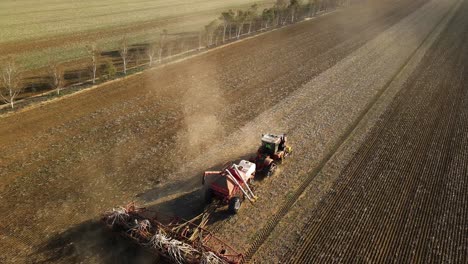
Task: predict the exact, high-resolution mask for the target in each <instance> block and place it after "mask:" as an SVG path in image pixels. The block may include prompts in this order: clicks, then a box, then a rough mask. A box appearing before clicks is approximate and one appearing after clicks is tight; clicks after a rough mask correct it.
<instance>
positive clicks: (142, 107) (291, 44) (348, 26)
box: [0, 0, 466, 263]
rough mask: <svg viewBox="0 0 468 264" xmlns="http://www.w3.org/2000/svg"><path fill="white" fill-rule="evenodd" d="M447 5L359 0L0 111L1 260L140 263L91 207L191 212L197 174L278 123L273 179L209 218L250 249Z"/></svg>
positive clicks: (199, 196) (243, 150) (197, 196)
mask: <svg viewBox="0 0 468 264" xmlns="http://www.w3.org/2000/svg"><path fill="white" fill-rule="evenodd" d="M455 2H456V0H441V1H426V0H417V1H409V0H400V1H397V2H395V1H378V3H367V4H361V5H358V6H354V7H352V8H350V9H343V10H341V11H338V12H334V13H332V14H329V15H326V16H323V17H319V18H318V19H313V20H310V21H306V22H303V23H299V24H296V25H293V26H290V27H286V28H282V29H280V30H277V31H274V32H270V33H268V34H264V35H261V36H258V37H256V38H252V39H248V40H245V41H242V42H239V43H235V44H233V45H230V46H228V47H225V48H220V49H216V50H212V51H210V52H208V53H205V54H202V55H200V56H197V57H194V58H191V59H188V60H185V61H182V62H179V63H175V64H171V65H167V66H165V67H161V68H158V69H154V70H149V71H146V72H143V73H142V74H139V75H135V76H132V77H129V78H126V79H125V80H122V81H119V82H113V83H109V84H107V85H104V86H103V87H100V88H98V89H94V90H90V91H87V92H84V93H80V94H76V95H74V96H72V97H70V98H66V99H63V100H57V101H54V102H51V103H48V104H45V105H43V106H41V107H37V108H33V109H30V110H27V111H23V112H20V113H17V114H14V115H10V116H7V117H3V118H1V119H0V153H1V154H0V155H1V156H0V177H1V179H2V180H1V182H0V197H1V201H0V219H2V221H1V223H0V239H1V240H0V241H1V243H0V249H1V250H2V255H1V256H0V262H1V261H3V262H6V263H14V262H19V263H23V262H41V261H46V262H60V263H74V262H76V263H78V262H84V263H126V262H128V261H132V262H142V263H147V262H148V259H146V258H145V257H142V256H143V255H140V252H138V253H135V252H134V251H133V250H129V249H128V248H126V247H123V248H122V247H121V245H120V244H115V241H114V240H112V239H108V238H107V237H105V235H104V234H103V233H102V232H101V231H100V228H99V227H98V226H97V225H96V224H95V221H94V220H95V219H96V218H97V217H98V216H99V214H100V213H101V212H103V211H105V210H108V209H109V208H112V207H113V206H116V205H120V204H125V203H126V202H128V201H131V200H137V201H138V202H140V203H146V204H148V205H151V206H154V207H155V208H156V209H158V210H163V211H166V212H169V213H173V214H177V215H182V216H186V217H190V215H192V214H195V213H197V212H200V210H202V209H203V202H202V201H203V192H202V190H200V177H199V176H200V173H201V172H202V171H203V170H205V169H209V168H212V167H216V166H219V164H221V163H224V162H225V161H226V160H230V159H238V158H240V157H243V156H248V155H251V154H252V153H253V152H254V151H255V149H256V146H257V144H258V140H259V136H260V134H261V133H262V132H287V133H288V134H289V135H290V138H291V141H292V142H291V143H292V144H293V146H295V153H296V156H294V157H292V159H291V160H290V161H289V162H288V164H285V165H284V166H282V168H281V170H280V172H279V176H278V177H281V178H277V179H274V178H273V179H267V180H264V181H262V182H259V183H258V184H257V185H256V186H255V189H256V193H257V194H258V195H259V196H260V199H259V201H258V202H257V203H256V204H254V205H249V204H247V203H245V204H244V205H243V208H242V211H241V213H240V214H239V215H238V216H235V217H226V216H225V215H223V214H220V216H222V217H220V219H224V221H217V222H215V223H212V226H211V228H212V229H213V230H215V231H217V233H218V235H219V236H221V237H224V238H228V239H230V240H231V242H232V243H233V244H234V246H235V247H237V248H239V249H240V250H241V251H244V252H246V253H248V255H249V257H252V256H253V254H254V253H256V251H257V250H258V249H259V247H260V245H261V243H260V242H259V241H263V240H262V239H265V238H266V237H267V236H268V234H270V233H271V230H272V229H273V228H274V227H275V226H276V223H275V221H276V220H275V217H277V218H278V221H279V219H280V218H281V216H282V215H284V214H283V211H282V209H281V208H284V207H285V205H288V204H289V203H290V202H291V201H292V202H293V201H294V199H297V198H298V194H300V193H301V191H302V190H303V189H304V188H305V187H307V186H308V184H309V183H310V181H308V180H307V177H305V176H304V175H308V174H310V173H311V172H313V171H315V170H317V169H319V168H320V167H321V164H322V163H323V162H325V161H326V160H327V159H328V158H329V156H330V155H332V154H333V153H334V152H335V151H336V149H337V147H336V146H337V145H339V144H341V142H342V141H343V139H344V138H345V137H346V136H347V135H348V134H349V131H350V130H352V129H353V127H354V126H355V124H356V123H357V122H359V121H360V120H361V118H362V115H363V113H365V112H366V111H367V110H368V108H369V107H371V106H372V105H373V104H374V103H375V101H376V100H377V99H378V98H379V96H380V95H381V94H382V92H383V91H384V90H385V89H386V87H387V86H388V84H389V83H390V82H391V81H392V79H394V77H395V75H396V74H398V73H399V72H400V71H401V69H402V67H403V66H404V65H405V64H406V63H407V61H408V60H409V59H410V58H411V57H412V55H413V54H414V52H415V51H417V50H419V49H420V47H421V45H422V44H423V43H424V42H425V41H426V39H427V36H428V35H430V34H431V32H433V29H434V28H436V26H438V25H439V24H440V23H441V22H440V21H443V18H444V17H446V16H447V14H448V13H449V11H450V10H452V8H453V7H454V3H455ZM465 2H466V1H465ZM458 20H460V19H458ZM458 20H454V21H458ZM460 30H461V29H460ZM457 43H458V42H457ZM458 50H461V48H458ZM454 67H455V65H454ZM459 73H460V72H459ZM465 73H466V72H465ZM460 74H461V73H460ZM460 78H462V77H460ZM414 82H416V81H414ZM432 85H435V84H432ZM451 89H452V87H451ZM453 89H456V88H453ZM404 90H405V91H406V90H408V89H404ZM447 91H449V90H447ZM453 93H455V90H453ZM437 99H438V100H443V98H442V97H441V96H439V97H437ZM447 100H448V99H447ZM444 102H445V101H444ZM447 102H448V101H447ZM415 106H416V104H415ZM438 112H442V111H438ZM424 122H429V119H428V120H425V121H424ZM450 122H452V121H450ZM414 123H415V122H413V123H412V125H414ZM455 123H456V122H455ZM460 131H463V130H460ZM421 132H422V131H421ZM460 133H462V132H460ZM379 138H380V137H379ZM460 147H461V146H460ZM361 156H362V155H359V157H361ZM400 176H402V177H403V175H400ZM285 179H287V180H285ZM353 179H354V178H353ZM327 182H328V184H329V185H331V184H333V182H334V181H332V180H328V181H327ZM340 182H341V181H340ZM345 183H346V181H343V183H342V184H345ZM337 184H339V183H337ZM405 188H406V187H405ZM407 188H410V185H408V187H407ZM441 190H442V192H443V188H442V189H441ZM444 195H445V194H444ZM447 195H448V194H447ZM317 199H318V198H317ZM351 201H352V199H350V200H349V201H348V200H347V202H351ZM344 205H345V204H344ZM286 212H287V211H284V213H286ZM278 216H279V217H278ZM272 219H273V220H272ZM307 230H308V229H307ZM305 251H307V249H305V250H304V252H305ZM291 254H292V253H291Z"/></svg>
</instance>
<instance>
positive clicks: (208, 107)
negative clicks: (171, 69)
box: [178, 62, 225, 156]
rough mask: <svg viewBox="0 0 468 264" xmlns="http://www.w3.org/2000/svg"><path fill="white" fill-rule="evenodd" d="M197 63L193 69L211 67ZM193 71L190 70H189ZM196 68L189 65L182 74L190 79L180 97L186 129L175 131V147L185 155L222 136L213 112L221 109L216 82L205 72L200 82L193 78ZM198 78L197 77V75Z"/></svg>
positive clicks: (192, 153)
mask: <svg viewBox="0 0 468 264" xmlns="http://www.w3.org/2000/svg"><path fill="white" fill-rule="evenodd" d="M206 63H208V62H203V64H201V65H200V64H199V65H197V66H196V67H197V68H200V67H202V68H211V67H212V65H205V64H206ZM192 70H193V71H192ZM197 71H199V69H194V68H189V69H188V71H187V72H186V73H185V74H186V75H188V76H191V78H193V79H194V81H193V82H192V85H191V86H190V87H187V91H186V92H185V94H184V96H183V98H181V104H182V109H183V113H184V123H185V126H186V130H183V131H180V132H179V139H180V140H179V142H178V143H179V146H180V148H181V150H182V151H183V152H185V153H187V155H189V156H197V155H200V154H202V153H204V152H205V151H207V150H208V149H209V147H210V145H212V142H213V141H216V140H217V139H219V138H222V137H223V136H224V128H223V126H222V124H221V120H219V117H218V115H217V112H218V111H219V110H221V109H223V106H224V103H225V100H224V98H223V95H222V92H221V89H220V87H219V83H218V81H217V80H216V79H213V78H212V76H211V77H210V75H208V74H207V75H206V76H205V78H204V79H203V81H202V82H200V81H195V79H196V78H195V76H194V74H196V72H197ZM197 78H199V76H197Z"/></svg>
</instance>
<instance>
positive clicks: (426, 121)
mask: <svg viewBox="0 0 468 264" xmlns="http://www.w3.org/2000/svg"><path fill="white" fill-rule="evenodd" d="M462 2H463V3H462V5H461V7H460V8H459V9H458V11H457V13H456V14H455V16H454V17H453V19H452V20H451V21H450V23H449V24H448V25H447V28H446V30H445V31H444V32H443V33H442V35H440V37H439V39H438V41H437V42H436V43H435V44H434V45H433V46H432V47H431V48H430V49H429V50H428V51H427V52H426V55H425V57H424V58H423V59H422V61H421V63H420V64H419V66H418V67H417V68H416V70H415V71H414V72H413V74H412V75H411V76H410V77H409V79H408V81H407V82H406V83H405V84H404V85H403V87H401V89H400V92H399V93H398V94H397V95H396V98H395V100H394V101H393V102H392V103H391V104H390V106H389V107H388V110H387V111H386V112H384V114H383V115H382V116H379V117H378V119H377V120H378V121H377V124H376V125H375V127H374V129H372V130H371V131H370V132H369V134H368V136H367V137H365V139H364V140H363V144H362V146H361V147H359V148H358V149H357V150H354V154H353V157H352V158H351V159H350V162H349V163H347V164H345V165H344V166H343V169H342V170H341V171H340V172H339V173H338V175H337V176H336V177H337V180H336V181H335V183H334V184H332V185H331V186H330V187H329V189H330V190H331V191H330V192H329V193H328V195H326V196H325V197H321V198H322V199H321V201H317V193H318V191H316V189H317V188H319V185H321V184H322V183H320V182H315V183H314V184H317V185H315V186H313V187H312V186H311V187H310V188H309V189H308V190H307V191H306V192H305V193H304V195H303V196H302V197H301V199H300V201H299V202H298V203H297V204H296V205H295V206H294V208H293V209H292V210H291V213H290V214H288V215H287V216H286V217H285V219H284V221H283V222H282V223H281V224H280V225H279V226H278V228H277V229H275V232H274V234H273V235H274V236H275V238H276V239H277V240H278V241H277V242H273V239H269V243H265V246H264V247H263V248H262V250H261V252H260V254H259V256H257V258H256V260H258V261H260V260H266V259H270V260H272V259H274V260H275V262H282V263H304V262H305V261H310V260H313V261H314V262H317V263H329V262H340V263H341V262H345V263H347V262H371V263H374V262H392V263H407V262H422V263H442V262H443V263H465V262H466V261H467V258H468V255H467V252H468V251H467V250H466V249H467V248H466V245H467V240H466V226H467V220H466V219H467V218H466V214H467V210H466V209H467V205H466V200H467V195H466V193H467V192H466V189H467V187H468V185H467V183H466V175H467V170H468V167H467V166H466V162H465V160H466V159H465V157H466V155H467V154H468V153H467V151H466V147H465V146H466V140H467V135H468V134H467V124H466V104H467V102H468V97H467V79H466V76H468V74H467V70H466V61H467V58H466V56H467V55H468V52H467V48H466V45H465V42H466V40H467V38H468V34H467V31H466V28H467V24H468V19H467V18H466V16H465V15H464V14H465V13H466V12H467V10H468V2H467V1H462ZM440 65H444V66H443V67H440ZM435 73H437V74H435ZM357 136H358V137H359V136H360V135H357ZM348 151H352V150H351V149H350V150H348ZM340 162H341V163H342V162H343V161H340V160H333V161H332V162H330V164H329V167H330V170H332V171H333V167H335V168H336V167H341V164H340ZM324 177H325V178H330V177H335V176H333V175H321V176H320V177H319V178H322V179H323V178H324ZM317 203H318V204H317ZM267 256H268V257H267Z"/></svg>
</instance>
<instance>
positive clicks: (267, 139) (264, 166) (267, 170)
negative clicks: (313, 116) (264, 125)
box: [251, 134, 291, 176]
mask: <svg viewBox="0 0 468 264" xmlns="http://www.w3.org/2000/svg"><path fill="white" fill-rule="evenodd" d="M286 141H287V138H286V134H280V135H274V134H264V135H262V143H261V145H260V147H259V148H258V151H257V156H256V157H255V158H252V159H251V161H252V162H253V163H255V165H256V167H257V172H260V173H263V174H265V175H267V176H271V175H273V173H274V172H275V170H276V167H277V164H281V163H282V162H283V160H284V159H285V158H286V157H287V156H288V155H289V154H290V153H291V147H289V146H286Z"/></svg>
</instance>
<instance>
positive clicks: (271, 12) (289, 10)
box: [0, 0, 350, 108]
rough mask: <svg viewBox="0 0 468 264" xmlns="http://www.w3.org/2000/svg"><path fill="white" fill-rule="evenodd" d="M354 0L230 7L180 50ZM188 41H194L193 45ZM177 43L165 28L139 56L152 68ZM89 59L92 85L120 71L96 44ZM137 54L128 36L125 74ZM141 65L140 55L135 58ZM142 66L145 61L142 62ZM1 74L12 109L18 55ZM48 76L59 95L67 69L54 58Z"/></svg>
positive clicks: (1, 92) (123, 46)
mask: <svg viewBox="0 0 468 264" xmlns="http://www.w3.org/2000/svg"><path fill="white" fill-rule="evenodd" d="M349 1H350V0H303V1H300V0H277V1H276V3H275V4H274V5H273V6H272V7H270V8H265V9H263V10H259V6H258V5H257V4H254V5H252V6H250V7H249V8H247V9H244V10H242V9H239V10H232V9H231V10H227V11H225V12H222V13H221V14H220V16H219V17H218V18H217V19H215V20H213V21H211V22H210V23H209V24H207V25H206V26H205V27H204V29H203V30H201V31H200V32H199V33H198V40H197V41H196V42H198V43H197V44H194V40H193V37H191V41H186V40H184V39H179V40H178V42H179V43H178V44H179V46H180V47H179V53H182V52H183V51H184V50H187V51H190V50H201V49H203V48H210V47H214V46H218V45H222V44H224V43H226V42H228V41H235V40H238V39H240V38H241V36H244V35H250V34H253V33H255V32H259V31H260V32H261V31H266V30H270V29H272V28H277V27H281V26H285V25H287V24H292V23H296V22H298V21H301V20H303V19H306V18H310V17H313V16H316V15H317V14H319V13H321V12H325V11H328V10H330V9H334V8H336V7H338V6H340V5H345V4H349ZM187 43H191V46H190V45H188V44H187ZM174 45H176V44H175V42H174V41H172V42H171V41H169V33H168V31H167V30H162V31H161V32H160V34H159V38H158V39H157V40H155V41H153V42H150V43H147V44H146V45H145V46H144V48H143V49H141V48H140V49H138V54H139V56H145V57H146V59H145V61H146V62H145V64H146V65H148V66H149V67H152V66H153V65H154V64H157V63H162V61H163V59H164V58H167V57H171V56H172V55H173V54H172V53H173V51H172V50H173V48H174ZM195 45H196V46H195ZM86 49H87V54H88V60H89V69H88V72H89V77H90V80H89V81H90V82H91V83H92V84H96V82H97V81H98V79H100V78H101V77H103V76H105V77H106V78H107V79H112V78H114V77H115V75H116V74H117V69H116V67H115V65H114V63H113V62H112V61H110V60H109V59H107V60H103V51H102V50H101V49H100V48H99V46H98V45H97V44H96V43H90V44H88V45H86ZM132 52H133V53H135V50H132V47H131V46H130V44H129V40H128V38H127V37H126V36H124V37H123V38H122V39H121V40H120V42H119V47H118V56H119V58H120V63H119V64H120V65H121V68H122V70H121V71H120V72H121V73H122V74H123V75H127V72H128V65H129V61H130V59H131V53H132ZM135 60H136V62H137V63H136V65H138V57H137V58H136V59H135V58H134V61H135ZM140 65H142V64H140ZM0 69H1V73H0V96H1V99H2V100H3V102H4V103H6V104H9V105H10V107H11V108H14V106H15V100H17V98H18V96H19V94H20V93H21V92H22V91H23V85H22V71H21V67H19V65H18V63H17V62H16V60H15V58H13V57H9V58H6V59H4V60H3V61H2V65H1V68H0ZM47 75H48V80H49V81H48V82H49V87H50V88H52V89H53V90H54V91H55V92H56V94H57V95H59V94H60V92H61V90H62V89H63V88H64V86H65V84H66V82H65V68H64V66H63V65H62V64H60V63H58V60H56V59H51V60H50V61H49V63H48V66H47Z"/></svg>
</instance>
